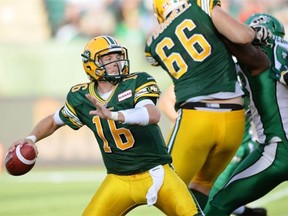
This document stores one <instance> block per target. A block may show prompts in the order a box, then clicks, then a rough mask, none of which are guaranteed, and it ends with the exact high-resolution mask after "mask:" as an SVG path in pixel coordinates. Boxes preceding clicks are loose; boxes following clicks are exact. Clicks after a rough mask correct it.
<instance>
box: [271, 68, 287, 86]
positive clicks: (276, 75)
mask: <svg viewBox="0 0 288 216" xmlns="http://www.w3.org/2000/svg"><path fill="white" fill-rule="evenodd" d="M272 70H273V71H272V72H271V73H270V78H271V79H274V80H277V81H279V82H280V83H282V84H284V85H288V67H287V66H283V67H281V69H280V70H278V69H276V68H275V67H273V68H272Z"/></svg>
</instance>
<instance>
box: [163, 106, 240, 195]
mask: <svg viewBox="0 0 288 216" xmlns="http://www.w3.org/2000/svg"><path fill="white" fill-rule="evenodd" d="M244 124H245V117H244V110H237V111H236V110H235V111H225V112H217V111H211V110H193V109H181V110H180V117H179V118H178V120H177V122H176V124H175V126H174V129H173V131H172V133H171V136H170V140H169V142H168V150H169V152H170V154H171V155H172V158H173V166H174V168H175V170H176V172H177V174H178V175H179V177H180V178H181V179H182V180H183V181H184V182H185V183H186V184H187V185H189V183H190V181H191V180H192V182H194V183H197V184H198V185H201V186H203V187H205V188H208V189H209V190H210V189H211V187H212V186H213V184H214V181H215V180H216V178H217V177H218V175H219V174H220V173H221V172H222V171H223V170H224V168H225V167H226V166H227V165H228V163H229V162H230V161H231V159H232V157H233V156H234V154H235V152H236V150H237V149H238V147H239V146H240V144H241V141H242V137H243V133H244Z"/></svg>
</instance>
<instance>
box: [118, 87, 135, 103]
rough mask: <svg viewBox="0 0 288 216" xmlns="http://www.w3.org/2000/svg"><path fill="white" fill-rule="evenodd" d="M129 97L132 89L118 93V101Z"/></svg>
mask: <svg viewBox="0 0 288 216" xmlns="http://www.w3.org/2000/svg"><path fill="white" fill-rule="evenodd" d="M130 97H132V91H131V90H128V91H125V92H123V93H121V94H119V95H118V101H119V102H120V101H123V100H125V99H127V98H130Z"/></svg>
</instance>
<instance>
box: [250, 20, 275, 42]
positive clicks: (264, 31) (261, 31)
mask: <svg viewBox="0 0 288 216" xmlns="http://www.w3.org/2000/svg"><path fill="white" fill-rule="evenodd" d="M250 27H251V28H252V29H253V30H254V31H255V38H254V41H253V44H256V45H261V44H263V45H265V46H268V47H272V46H273V45H272V43H270V42H269V39H271V38H272V36H273V34H272V32H271V31H270V30H269V29H268V28H266V27H265V26H262V25H255V24H254V25H251V26H250Z"/></svg>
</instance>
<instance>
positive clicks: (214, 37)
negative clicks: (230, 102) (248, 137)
mask: <svg viewBox="0 0 288 216" xmlns="http://www.w3.org/2000/svg"><path fill="white" fill-rule="evenodd" d="M215 5H220V1H218V0H202V1H197V0H189V1H188V2H187V3H186V4H184V6H183V7H181V8H180V9H178V10H177V11H174V12H172V14H171V15H170V16H169V17H168V19H166V21H165V22H163V23H162V24H161V25H160V26H159V28H158V29H157V30H156V31H155V33H154V34H153V35H152V36H151V37H150V38H149V39H148V41H147V44H146V47H145V55H146V58H147V60H148V61H149V62H150V63H151V64H152V65H154V66H158V65H160V66H161V67H162V68H163V69H164V70H165V71H167V72H168V74H169V75H170V77H171V78H172V80H173V83H174V86H175V94H176V107H177V106H179V104H181V103H183V102H184V101H186V100H187V99H190V98H193V97H199V96H203V95H204V96H205V95H210V94H214V93H218V92H235V83H236V82H237V78H236V71H235V64H234V62H233V60H232V57H231V54H230V53H229V51H228V50H227V48H226V47H225V45H224V43H223V42H222V41H221V36H220V34H219V33H218V32H217V30H216V28H215V27H214V25H213V23H212V20H211V17H210V14H211V11H212V9H213V7H214V6H215Z"/></svg>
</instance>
